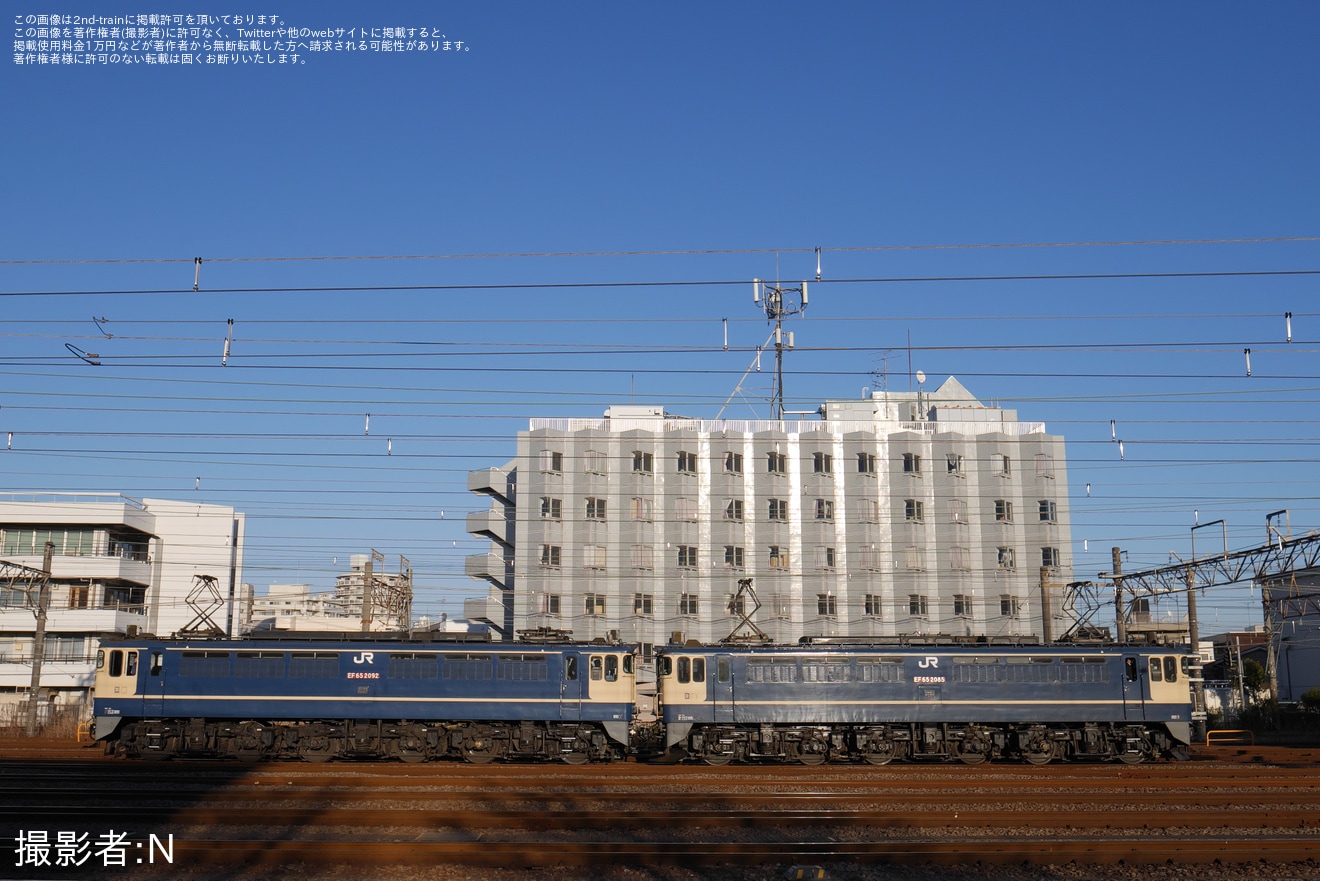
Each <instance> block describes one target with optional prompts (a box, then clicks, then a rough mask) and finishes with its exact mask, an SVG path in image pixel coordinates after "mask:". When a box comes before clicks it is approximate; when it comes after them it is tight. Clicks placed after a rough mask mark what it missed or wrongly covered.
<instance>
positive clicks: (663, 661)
mask: <svg viewBox="0 0 1320 881" xmlns="http://www.w3.org/2000/svg"><path fill="white" fill-rule="evenodd" d="M655 672H656V675H658V676H668V675H670V674H671V673H673V672H674V659H673V658H671V657H669V655H664V656H662V657H659V658H656V661H655Z"/></svg>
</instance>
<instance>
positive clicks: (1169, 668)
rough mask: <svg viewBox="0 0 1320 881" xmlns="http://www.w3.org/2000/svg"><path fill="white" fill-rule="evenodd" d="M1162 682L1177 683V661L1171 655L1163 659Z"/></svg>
mask: <svg viewBox="0 0 1320 881" xmlns="http://www.w3.org/2000/svg"><path fill="white" fill-rule="evenodd" d="M1164 681H1165V682H1177V681H1178V659H1177V658H1175V657H1173V656H1172V655H1170V656H1169V657H1167V658H1165V659H1164Z"/></svg>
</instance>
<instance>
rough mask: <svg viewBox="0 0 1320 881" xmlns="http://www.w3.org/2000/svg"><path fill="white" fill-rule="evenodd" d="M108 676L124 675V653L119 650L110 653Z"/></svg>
mask: <svg viewBox="0 0 1320 881" xmlns="http://www.w3.org/2000/svg"><path fill="white" fill-rule="evenodd" d="M110 675H111V676H123V675H124V653H123V652H122V651H120V650H119V649H115V650H114V651H112V652H111V653H110Z"/></svg>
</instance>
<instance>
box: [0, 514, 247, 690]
mask: <svg viewBox="0 0 1320 881" xmlns="http://www.w3.org/2000/svg"><path fill="white" fill-rule="evenodd" d="M244 519H245V518H244V515H243V514H241V513H238V512H236V511H235V510H234V509H233V508H228V507H222V506H217V505H202V504H196V503H188V502H178V501H169V500H165V499H141V500H138V499H132V498H129V497H127V496H122V495H115V494H105V493H39V494H34V493H4V494H0V560H2V561H4V562H6V563H10V564H16V565H17V566H21V567H27V568H28V569H38V570H39V569H41V568H42V563H43V557H44V554H45V546H46V543H47V542H50V543H51V544H53V545H54V548H53V556H52V558H51V573H50V588H49V601H48V607H47V608H48V612H47V623H46V636H45V651H44V653H43V655H44V657H43V664H42V671H41V694H40V697H41V699H42V702H43V705H45V706H48V707H49V706H54V707H62V706H81V705H83V704H84V703H85V702H86V701H87V700H88V699H89V691H90V688H91V683H92V678H93V673H94V670H95V658H96V649H97V646H98V645H99V642H100V638H101V637H102V636H104V635H108V634H123V633H127V632H129V628H130V627H133V628H137V629H138V630H139V631H141V632H149V633H156V634H159V635H162V636H164V635H169V634H171V633H173V632H175V631H177V630H180V629H181V628H184V627H186V626H188V625H189V624H190V623H191V622H192V621H193V618H194V615H195V613H194V610H193V609H191V608H190V607H189V606H188V604H187V597H188V595H189V593H191V592H192V590H193V588H194V586H195V584H196V582H195V580H194V577H193V576H195V575H209V576H211V577H213V578H215V579H216V582H217V586H218V587H219V590H220V592H221V595H222V598H223V599H224V600H225V601H226V604H227V606H228V609H232V608H233V603H232V602H230V601H231V600H232V599H234V598H235V597H237V595H238V590H239V585H240V583H241V574H242V566H243V540H244ZM8 571H10V572H16V571H19V570H16V569H13V568H12V567H10V568H9V570H8ZM22 584H23V581H22V579H18V580H16V581H13V582H7V588H6V589H5V590H3V591H0V708H3V707H5V706H6V705H9V706H13V705H15V704H18V703H22V702H23V701H26V700H27V697H28V690H29V686H30V683H31V677H32V661H33V643H34V638H35V634H36V615H35V601H36V596H35V595H32V596H29V593H27V592H24V591H23V590H21V589H19V588H20V587H21V586H22ZM228 609H223V608H222V609H221V610H220V612H219V614H218V616H217V618H218V620H217V622H216V623H217V624H218V625H219V626H220V627H221V628H229V629H230V632H233V628H234V626H235V621H234V620H233V616H232V615H230V614H229V613H228Z"/></svg>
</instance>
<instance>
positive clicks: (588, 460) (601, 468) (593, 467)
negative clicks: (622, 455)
mask: <svg viewBox="0 0 1320 881" xmlns="http://www.w3.org/2000/svg"><path fill="white" fill-rule="evenodd" d="M582 470H583V471H585V472H587V473H588V474H604V473H605V454H604V453H602V452H600V451H599V450H587V451H586V453H584V454H583V456H582Z"/></svg>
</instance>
